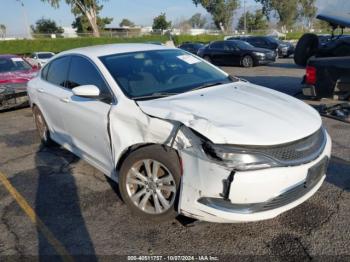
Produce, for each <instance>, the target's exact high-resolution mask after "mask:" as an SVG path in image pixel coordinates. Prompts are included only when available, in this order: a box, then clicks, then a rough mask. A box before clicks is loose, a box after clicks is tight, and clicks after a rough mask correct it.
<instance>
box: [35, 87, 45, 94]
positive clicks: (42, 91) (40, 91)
mask: <svg viewBox="0 0 350 262" xmlns="http://www.w3.org/2000/svg"><path fill="white" fill-rule="evenodd" d="M37 91H38V92H39V93H45V90H44V89H43V88H38V89H37Z"/></svg>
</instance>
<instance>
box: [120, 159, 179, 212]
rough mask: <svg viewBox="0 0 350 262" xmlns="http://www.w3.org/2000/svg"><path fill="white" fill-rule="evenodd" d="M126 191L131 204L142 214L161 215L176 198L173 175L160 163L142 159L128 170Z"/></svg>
mask: <svg viewBox="0 0 350 262" xmlns="http://www.w3.org/2000/svg"><path fill="white" fill-rule="evenodd" d="M126 190H127V193H128V196H129V198H130V200H131V201H132V202H133V204H134V205H135V206H136V207H137V208H138V209H140V210H141V211H143V212H146V213H149V214H161V213H164V212H166V211H167V210H169V209H170V208H171V207H172V205H173V203H174V201H175V197H176V190H177V189H176V183H175V179H174V177H173V175H172V174H171V172H170V171H169V169H168V168H166V167H165V166H164V165H163V164H162V163H160V162H158V161H155V160H152V159H143V160H140V161H138V162H136V163H135V164H134V165H132V167H131V168H130V170H129V172H128V174H127V176H126Z"/></svg>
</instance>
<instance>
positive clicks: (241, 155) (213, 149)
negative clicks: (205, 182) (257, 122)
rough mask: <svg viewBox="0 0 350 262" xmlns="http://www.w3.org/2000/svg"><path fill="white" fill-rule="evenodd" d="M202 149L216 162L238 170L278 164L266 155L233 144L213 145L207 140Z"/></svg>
mask: <svg viewBox="0 0 350 262" xmlns="http://www.w3.org/2000/svg"><path fill="white" fill-rule="evenodd" d="M203 150H204V151H205V153H206V154H207V155H208V156H209V157H210V158H211V159H213V160H214V161H216V162H217V163H219V164H223V165H225V166H227V167H229V168H232V169H235V170H239V171H248V170H257V169H263V168H270V167H277V166H279V163H277V162H276V161H275V160H274V159H272V158H270V157H268V156H266V155H263V154H261V153H258V152H249V151H245V150H242V149H238V148H235V147H233V146H225V145H214V144H212V143H208V142H207V143H204V144H203Z"/></svg>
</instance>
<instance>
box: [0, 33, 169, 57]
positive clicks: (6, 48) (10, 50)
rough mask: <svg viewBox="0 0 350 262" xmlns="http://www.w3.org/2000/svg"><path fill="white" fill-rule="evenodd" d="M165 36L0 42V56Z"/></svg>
mask: <svg viewBox="0 0 350 262" xmlns="http://www.w3.org/2000/svg"><path fill="white" fill-rule="evenodd" d="M167 40H168V37H167V36H154V35H150V36H143V37H130V38H111V37H109V38H107V37H106V38H105V37H101V38H93V37H84V38H56V39H33V40H28V39H26V40H9V41H0V54H19V55H24V54H30V53H32V52H36V51H50V52H54V53H59V52H62V51H65V50H69V49H72V48H77V47H84V46H92V45H103V44H112V43H142V42H148V41H157V42H158V41H160V42H163V43H164V42H165V41H167Z"/></svg>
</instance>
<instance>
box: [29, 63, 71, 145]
mask: <svg viewBox="0 0 350 262" xmlns="http://www.w3.org/2000/svg"><path fill="white" fill-rule="evenodd" d="M69 61H70V57H68V56H63V57H59V58H57V59H55V60H53V61H52V62H51V63H50V64H49V65H47V66H46V67H44V68H43V70H42V75H41V80H42V81H41V82H40V86H38V87H36V88H35V90H34V92H36V93H37V94H36V95H37V97H38V106H39V108H40V110H41V111H42V113H43V114H44V117H45V120H46V122H47V124H48V126H49V128H50V131H51V135H52V136H53V139H55V140H58V142H60V143H61V142H63V141H64V139H65V135H64V133H65V132H64V124H63V120H62V117H61V114H60V111H61V106H62V101H60V99H61V98H62V96H63V94H64V89H63V87H64V85H65V84H66V79H67V74H68V67H69Z"/></svg>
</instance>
